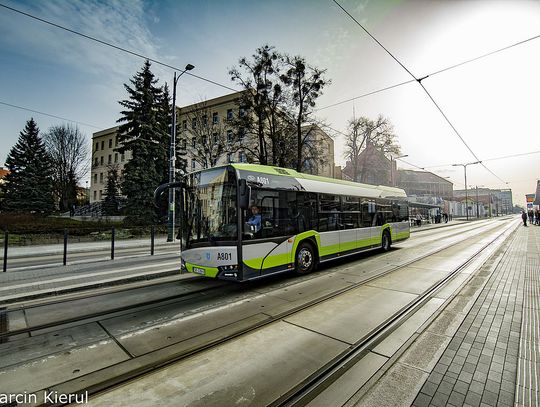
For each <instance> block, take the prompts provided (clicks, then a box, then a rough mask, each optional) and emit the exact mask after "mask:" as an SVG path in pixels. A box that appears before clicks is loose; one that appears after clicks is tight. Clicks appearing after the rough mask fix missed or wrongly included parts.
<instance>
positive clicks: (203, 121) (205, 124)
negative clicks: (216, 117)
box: [202, 115, 208, 126]
mask: <svg viewBox="0 0 540 407" xmlns="http://www.w3.org/2000/svg"><path fill="white" fill-rule="evenodd" d="M202 124H203V126H208V116H206V115H204V116H203V117H202Z"/></svg>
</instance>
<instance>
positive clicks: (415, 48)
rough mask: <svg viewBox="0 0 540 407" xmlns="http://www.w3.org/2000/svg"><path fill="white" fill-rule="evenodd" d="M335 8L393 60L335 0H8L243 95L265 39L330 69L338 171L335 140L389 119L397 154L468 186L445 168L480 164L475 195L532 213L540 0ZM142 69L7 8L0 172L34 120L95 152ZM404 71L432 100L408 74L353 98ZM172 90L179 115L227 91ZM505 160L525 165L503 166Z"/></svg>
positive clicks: (192, 83)
mask: <svg viewBox="0 0 540 407" xmlns="http://www.w3.org/2000/svg"><path fill="white" fill-rule="evenodd" d="M338 2H339V4H341V6H342V7H343V8H345V9H346V10H347V11H348V12H349V13H350V14H351V15H352V16H353V17H354V18H355V19H356V20H357V21H358V22H359V23H360V24H361V25H362V26H363V27H365V28H366V30H368V31H369V32H370V33H371V34H372V35H373V36H374V37H375V38H376V39H377V40H378V41H379V42H380V43H381V44H382V45H383V46H384V47H385V48H386V49H387V50H388V51H389V52H390V53H391V54H392V55H393V56H394V58H395V59H394V58H393V57H391V56H390V55H389V54H388V53H387V52H386V51H385V50H384V49H383V48H382V47H381V45H379V44H377V43H376V42H375V41H374V40H373V39H372V38H370V37H369V36H368V35H367V34H366V33H365V31H364V30H363V29H362V28H361V27H360V26H359V25H358V24H357V23H356V22H355V21H353V19H352V18H351V17H350V16H348V15H347V14H345V12H344V11H343V10H342V9H341V8H340V7H339V6H338V5H337V4H336V3H335V2H334V1H332V0H294V1H291V0H265V1H262V0H251V1H250V0H245V1H244V0H230V1H226V2H225V1H217V0H216V1H212V0H206V1H204V0H202V1H201V0H199V1H190V0H182V1H178V0H152V1H143V0H117V1H97V0H80V1H79V0H69V1H68V0H47V1H13V0H0V5H4V6H8V7H11V8H15V9H17V10H19V11H22V12H24V13H28V14H31V15H33V16H35V17H38V18H41V19H44V20H47V21H50V22H53V23H55V24H58V25H62V26H64V27H67V28H69V29H71V30H74V31H78V32H80V33H83V34H86V35H88V36H92V37H95V38H98V39H100V40H103V41H106V42H109V43H112V44H115V45H117V46H119V47H122V48H126V49H128V50H131V51H133V52H135V53H138V54H142V55H144V56H147V57H149V58H152V59H155V60H157V61H160V62H163V63H165V64H168V65H172V66H174V67H178V68H182V67H184V66H185V65H186V64H188V63H190V64H193V65H194V66H195V69H194V70H193V71H192V73H193V74H196V75H198V76H201V77H204V78H207V79H210V80H212V81H215V82H217V83H220V84H223V85H225V86H227V87H231V88H234V89H238V90H239V88H238V87H237V86H236V85H235V84H234V83H233V82H231V80H230V77H229V75H228V71H229V70H230V69H231V68H232V67H234V66H236V65H237V63H238V60H239V59H240V58H241V57H249V56H251V55H252V54H253V53H254V51H255V49H256V48H258V47H260V46H262V45H263V44H270V45H273V46H275V47H276V49H277V50H278V51H280V52H283V53H287V54H290V55H301V56H303V57H305V58H306V60H307V61H308V63H309V64H310V65H313V66H316V67H318V68H322V69H326V70H327V73H326V75H327V78H329V79H331V81H332V83H331V84H330V85H329V86H328V87H326V88H325V90H324V94H323V95H322V96H321V97H320V98H319V99H318V101H317V106H316V108H317V110H316V112H315V116H316V117H317V118H318V119H320V120H322V121H324V122H325V123H326V124H327V125H329V126H330V127H331V128H333V129H335V130H337V132H331V134H332V135H333V136H335V138H334V140H335V151H336V155H335V160H336V164H340V165H344V164H345V159H344V156H343V154H344V152H343V151H344V148H343V144H344V138H343V135H342V134H341V133H340V132H346V130H347V123H348V121H349V120H350V119H351V118H352V117H353V114H354V115H355V116H356V117H359V116H366V117H370V118H372V119H375V118H376V117H377V116H378V115H379V114H382V115H384V116H385V117H387V118H388V119H389V120H390V121H391V123H392V124H393V125H394V130H395V133H396V135H397V138H398V142H399V144H400V145H401V151H402V154H406V155H407V157H405V158H403V159H401V160H398V167H399V168H404V169H419V168H425V169H426V170H428V171H432V172H434V173H436V174H438V175H440V176H442V177H448V179H449V180H450V181H452V182H453V183H454V188H455V189H462V188H464V173H463V167H457V166H452V164H461V163H470V162H474V161H477V158H475V157H478V158H479V159H480V160H482V161H483V164H484V165H485V167H484V166H482V165H479V164H476V165H470V166H468V167H467V184H468V187H476V186H479V187H480V186H482V187H489V188H511V189H512V192H513V195H514V203H517V204H521V205H524V203H525V194H527V193H534V191H535V189H536V180H537V179H540V160H539V158H540V154H538V153H534V152H536V151H540V137H539V120H540V119H539V118H540V115H539V114H538V110H539V108H540V74H539V72H540V38H537V39H531V38H533V37H536V36H539V35H540V28H539V26H538V21H540V2H538V1H521V0H511V1H502V0H499V1H477V0H470V1H466V0H462V1H459V0H452V1H450V0H448V1H443V0H440V1H428V0H423V1H419V0H416V1H412V0H411V1H406V0H404V1H398V0H394V1H390V0H388V1H386V0H376V1H375V0H371V1H370V0H360V1H354V0H338ZM528 39H531V40H530V41H525V40H528ZM522 41H525V42H523V43H521V44H519V45H516V46H514V47H511V48H509V49H507V50H504V51H502V52H498V53H496V54H493V55H491V56H488V57H485V58H482V59H478V60H476V61H473V62H471V63H467V64H465V65H461V66H458V67H456V68H453V69H449V70H445V71H444V72H440V73H436V72H438V71H440V70H443V69H445V68H448V67H451V66H454V65H456V64H459V63H461V62H463V61H467V60H470V59H472V58H476V57H478V56H481V55H484V54H487V53H490V52H492V51H495V50H498V49H501V48H504V47H507V46H510V45H513V44H516V43H520V42H522ZM396 59H397V60H398V61H399V62H400V63H401V64H402V65H403V67H402V66H400V64H399V63H398V62H397V61H396ZM143 62H144V60H143V59H141V58H140V57H137V56H134V55H131V54H128V53H125V52H122V51H120V50H117V49H114V48H111V47H107V46H105V45H103V44H100V43H97V42H94V41H91V40H88V39H86V38H83V37H80V36H77V35H75V34H73V33H70V32H67V31H65V30H62V29H59V28H57V27H53V26H51V25H48V24H45V23H43V22H40V21H37V20H35V19H32V18H29V17H28V16H25V15H22V14H20V13H16V12H14V11H12V10H9V9H7V8H5V7H1V6H0V165H1V164H3V163H4V162H5V159H6V157H7V155H8V153H9V150H10V149H11V147H12V146H13V145H14V144H15V143H16V141H17V138H18V136H19V132H20V131H21V130H22V129H23V128H24V126H25V123H26V121H27V120H28V119H29V118H30V117H34V119H35V120H36V122H37V123H38V126H39V128H40V129H41V131H42V132H46V131H47V129H48V128H49V127H51V126H54V125H59V124H62V123H68V122H69V121H73V122H76V124H77V125H78V127H79V129H80V130H81V131H82V132H83V133H84V134H85V135H86V137H87V138H88V146H89V148H90V140H91V137H92V133H93V132H96V131H99V130H103V129H106V128H109V127H113V126H115V125H116V120H117V119H118V118H119V117H120V114H119V112H120V110H121V108H120V105H119V104H118V101H119V100H122V99H126V98H127V93H126V91H125V89H124V84H125V83H128V82H129V79H130V78H131V77H132V76H133V75H134V74H135V73H136V72H137V71H138V70H140V68H141V67H142V65H143ZM404 67H405V68H406V69H405V68H404ZM407 70H408V71H409V72H410V73H408V72H407ZM152 71H153V72H154V73H155V74H156V76H157V77H158V78H159V80H160V84H163V83H165V82H168V83H170V82H172V78H173V72H174V71H173V69H171V68H167V67H164V66H161V65H159V64H156V63H154V64H153V65H152ZM411 74H412V75H414V77H415V78H423V77H425V76H427V75H430V76H429V77H427V78H426V79H423V80H422V82H421V84H422V85H423V86H424V87H425V89H426V90H427V91H428V92H429V94H430V95H431V97H432V98H433V100H431V99H430V97H429V96H428V94H427V93H426V92H425V91H424V90H423V89H422V87H421V85H420V84H419V83H418V82H416V81H413V82H411V83H408V84H405V85H402V86H399V87H395V88H392V89H390V90H386V91H383V92H379V93H376V94H374V95H370V96H367V97H362V98H357V99H355V100H354V101H350V99H352V98H355V97H358V96H360V95H364V94H366V93H369V92H372V91H375V90H379V89H382V88H386V87H390V86H392V85H396V84H399V83H402V82H406V81H409V80H411V79H413V77H412V76H411ZM177 92H178V95H177V105H178V106H183V105H188V104H192V103H196V102H199V101H201V100H204V99H207V98H213V97H218V96H221V95H224V94H228V93H231V90H228V89H226V88H224V87H221V86H217V85H215V84H212V83H209V82H207V81H203V80H201V79H197V78H195V77H192V76H188V75H183V76H182V78H181V79H180V80H179V83H178V88H177ZM347 100H349V101H348V102H345V103H341V104H338V105H335V106H332V107H328V106H330V105H334V104H336V103H339V102H344V101H347ZM433 101H435V102H436V103H437V105H438V106H439V107H440V108H441V110H442V111H443V112H444V114H445V115H446V117H447V118H448V120H449V121H450V122H451V123H452V125H453V126H454V128H455V130H456V131H457V132H458V133H459V136H458V135H457V134H456V132H455V131H454V130H453V129H452V127H451V126H450V125H449V124H448V122H447V121H446V119H445V118H444V117H443V115H442V114H441V112H440V111H439V110H437V107H436V106H435V104H434V102H433ZM9 105H14V106H18V107H22V108H25V109H29V110H33V111H35V112H31V111H28V110H23V109H20V108H16V107H13V106H9ZM37 112H39V113H37ZM43 113H45V114H43ZM46 114H47V115H50V116H57V117H56V118H55V117H50V116H47V115H46ZM460 137H461V138H460ZM467 146H468V147H467ZM523 154H527V155H523ZM512 155H517V156H516V157H511V158H500V157H507V156H512ZM86 179H88V177H87V178H86Z"/></svg>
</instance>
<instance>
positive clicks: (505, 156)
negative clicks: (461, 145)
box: [424, 150, 540, 168]
mask: <svg viewBox="0 0 540 407" xmlns="http://www.w3.org/2000/svg"><path fill="white" fill-rule="evenodd" d="M538 153H540V150H538V151H530V152H528V153H517V154H511V155H503V156H501V157H493V158H486V159H484V160H482V161H495V160H503V159H506V158H515V157H522V156H525V155H531V154H538ZM450 166H452V164H443V165H430V166H427V167H424V168H442V167H450Z"/></svg>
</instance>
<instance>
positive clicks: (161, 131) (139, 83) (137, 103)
mask: <svg viewBox="0 0 540 407" xmlns="http://www.w3.org/2000/svg"><path fill="white" fill-rule="evenodd" d="M150 66H151V65H150V62H149V61H146V62H145V63H144V66H143V68H142V69H141V70H140V71H139V72H137V73H136V74H135V75H134V76H133V78H132V79H130V82H131V86H129V85H127V84H124V87H125V89H126V91H127V92H128V95H129V99H127V100H123V101H120V102H119V103H120V104H121V105H122V106H123V107H124V108H125V110H123V111H122V112H121V114H122V117H121V118H120V119H119V120H118V122H119V123H122V124H121V125H120V126H119V135H118V140H119V142H120V144H121V147H119V148H118V151H119V152H120V153H124V152H125V151H131V153H132V159H131V160H130V161H128V162H127V163H126V165H125V167H124V175H123V177H124V180H123V182H122V193H123V194H124V195H125V196H126V197H127V203H126V214H127V217H126V221H127V222H131V223H133V224H149V223H154V222H156V221H157V219H158V217H157V213H156V211H155V209H154V205H153V193H154V190H155V189H156V187H157V186H158V185H159V184H161V183H163V182H165V181H167V169H168V161H167V156H168V148H167V147H168V146H169V134H168V133H169V131H168V129H169V124H170V107H169V106H168V105H169V103H170V101H169V96H168V89H167V88H166V87H165V88H161V87H158V86H156V83H157V82H158V80H157V79H155V77H154V74H153V73H152V71H151V70H150Z"/></svg>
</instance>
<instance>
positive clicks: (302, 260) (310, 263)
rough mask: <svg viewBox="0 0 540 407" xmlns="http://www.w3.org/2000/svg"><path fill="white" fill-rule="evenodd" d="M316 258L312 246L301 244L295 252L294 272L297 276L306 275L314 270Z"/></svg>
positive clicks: (305, 243)
mask: <svg viewBox="0 0 540 407" xmlns="http://www.w3.org/2000/svg"><path fill="white" fill-rule="evenodd" d="M315 264H316V257H315V251H314V249H313V246H312V245H311V244H309V243H307V242H302V243H300V245H299V246H298V249H297V250H296V261H295V266H296V267H295V271H296V273H297V274H308V273H311V272H312V271H313V270H314V269H315Z"/></svg>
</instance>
